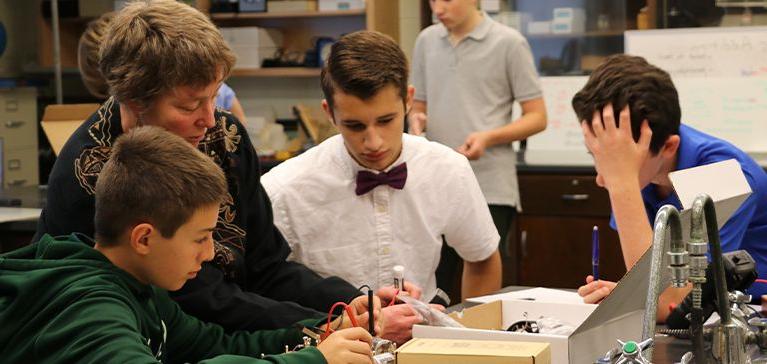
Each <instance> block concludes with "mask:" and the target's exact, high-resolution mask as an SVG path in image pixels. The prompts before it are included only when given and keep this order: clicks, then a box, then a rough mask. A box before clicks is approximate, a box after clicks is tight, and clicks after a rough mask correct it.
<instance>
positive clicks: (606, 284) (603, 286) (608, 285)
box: [578, 275, 616, 303]
mask: <svg viewBox="0 0 767 364" xmlns="http://www.w3.org/2000/svg"><path fill="white" fill-rule="evenodd" d="M615 286H616V283H615V282H610V281H604V280H601V279H600V280H598V281H595V280H594V277H593V276H590V275H589V276H587V277H586V284H585V285H583V286H580V288H578V294H579V295H580V296H581V297H583V302H584V303H599V302H601V301H602V300H603V299H605V297H607V296H609V295H610V293H611V292H612V291H613V289H615Z"/></svg>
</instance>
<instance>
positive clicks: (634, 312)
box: [413, 258, 650, 363]
mask: <svg viewBox="0 0 767 364" xmlns="http://www.w3.org/2000/svg"><path fill="white" fill-rule="evenodd" d="M643 260H644V261H645V262H644V263H645V264H644V265H645V266H646V267H645V269H644V273H645V274H646V271H647V269H649V261H650V260H649V259H644V258H643ZM637 266H639V264H637ZM635 268H637V267H635ZM632 272H634V270H632ZM639 274H641V273H635V274H627V275H626V276H624V278H623V280H621V282H620V283H619V285H618V286H617V287H616V288H615V290H614V291H613V294H612V295H610V296H609V297H608V298H607V299H605V301H603V303H602V304H600V305H589V304H572V303H553V302H536V301H526V300H503V301H494V302H490V303H485V304H481V305H478V306H474V307H470V308H467V309H464V310H463V311H462V312H461V313H458V314H453V315H454V316H453V317H454V318H455V319H456V320H457V321H459V322H460V323H461V324H463V325H464V326H466V328H452V327H434V326H423V325H415V326H414V327H413V337H414V338H438V339H471V340H507V341H526V342H544V343H549V344H550V345H551V362H552V363H593V362H594V360H595V359H596V358H597V357H599V356H601V355H603V354H604V353H606V352H607V351H608V350H610V349H612V348H613V347H614V346H615V345H616V344H617V342H616V341H615V339H616V338H624V339H627V340H628V339H638V338H639V337H640V336H641V334H642V317H643V315H644V309H643V307H644V298H645V295H646V292H647V285H646V284H645V287H644V289H643V290H642V289H633V286H636V285H638V284H641V280H642V279H641V277H639ZM541 316H543V317H552V318H556V319H558V320H560V321H563V322H565V323H567V324H569V325H571V326H573V327H576V330H575V331H574V332H573V333H572V334H571V335H549V334H531V333H516V332H508V331H505V330H506V328H508V327H509V326H511V324H513V323H515V322H517V321H520V320H534V319H538V318H540V317H541Z"/></svg>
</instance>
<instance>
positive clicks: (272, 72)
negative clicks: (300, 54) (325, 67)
mask: <svg viewBox="0 0 767 364" xmlns="http://www.w3.org/2000/svg"><path fill="white" fill-rule="evenodd" d="M320 72H321V69H319V68H307V67H270V68H235V69H233V70H232V76H233V77H320Z"/></svg>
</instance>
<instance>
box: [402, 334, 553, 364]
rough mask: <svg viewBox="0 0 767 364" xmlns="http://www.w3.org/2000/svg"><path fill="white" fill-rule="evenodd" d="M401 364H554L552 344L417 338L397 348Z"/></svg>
mask: <svg viewBox="0 0 767 364" xmlns="http://www.w3.org/2000/svg"><path fill="white" fill-rule="evenodd" d="M396 356H397V363H398V364H449V363H472V364H550V363H551V350H550V348H549V345H548V344H543V343H530V342H509V341H487V340H443V339H423V338H421V339H413V340H410V341H408V342H407V343H405V345H403V346H401V347H400V348H399V349H397V352H396Z"/></svg>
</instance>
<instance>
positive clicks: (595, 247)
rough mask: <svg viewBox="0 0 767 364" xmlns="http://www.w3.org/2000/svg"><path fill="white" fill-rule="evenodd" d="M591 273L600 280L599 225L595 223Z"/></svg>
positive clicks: (592, 237)
mask: <svg viewBox="0 0 767 364" xmlns="http://www.w3.org/2000/svg"><path fill="white" fill-rule="evenodd" d="M591 275H592V276H594V280H595V281H598V280H599V227H597V226H596V225H594V229H593V230H591Z"/></svg>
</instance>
